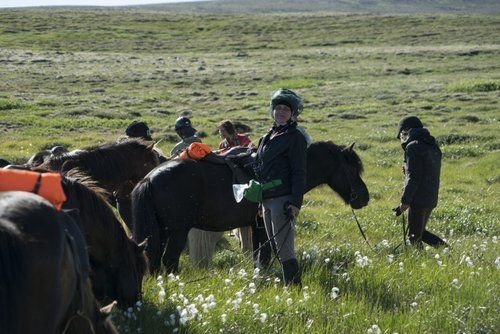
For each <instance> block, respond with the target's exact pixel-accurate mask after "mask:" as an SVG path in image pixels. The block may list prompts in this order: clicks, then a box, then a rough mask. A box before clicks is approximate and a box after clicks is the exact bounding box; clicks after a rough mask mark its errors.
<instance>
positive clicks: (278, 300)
mask: <svg viewBox="0 0 500 334" xmlns="http://www.w3.org/2000/svg"><path fill="white" fill-rule="evenodd" d="M499 259H500V258H497V260H499ZM499 263H500V260H499ZM274 300H275V301H276V303H279V302H280V300H281V298H280V296H276V297H274Z"/></svg>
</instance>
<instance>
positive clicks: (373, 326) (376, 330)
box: [367, 325, 382, 334]
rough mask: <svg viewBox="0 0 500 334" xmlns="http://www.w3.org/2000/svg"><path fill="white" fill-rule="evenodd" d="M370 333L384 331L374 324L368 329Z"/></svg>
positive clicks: (380, 333) (375, 333) (377, 333)
mask: <svg viewBox="0 0 500 334" xmlns="http://www.w3.org/2000/svg"><path fill="white" fill-rule="evenodd" d="M367 333H368V334H382V331H381V330H380V328H379V327H378V326H377V325H372V327H371V328H369V329H368V331H367Z"/></svg>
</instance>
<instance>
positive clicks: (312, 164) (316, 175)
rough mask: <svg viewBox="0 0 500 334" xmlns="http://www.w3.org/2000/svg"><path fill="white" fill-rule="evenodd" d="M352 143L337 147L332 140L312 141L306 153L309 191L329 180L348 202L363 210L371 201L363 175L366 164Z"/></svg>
mask: <svg viewBox="0 0 500 334" xmlns="http://www.w3.org/2000/svg"><path fill="white" fill-rule="evenodd" d="M353 147H354V143H353V144H351V145H349V146H338V145H335V144H334V143H332V142H317V143H313V144H311V146H310V147H309V149H308V156H307V159H308V161H307V174H308V176H307V190H309V189H312V188H314V187H315V186H317V185H319V184H322V183H326V184H328V185H329V186H330V188H332V189H333V190H334V191H335V192H336V193H338V194H339V195H340V197H341V198H342V199H343V200H344V202H345V203H346V204H349V205H350V206H351V207H352V208H353V209H360V208H362V207H364V206H366V205H367V204H368V201H369V199H370V195H369V193H368V188H367V187H366V184H365V183H364V181H363V179H362V178H361V174H362V173H363V163H362V162H361V159H360V158H359V156H358V155H357V154H356V152H355V151H354V149H353Z"/></svg>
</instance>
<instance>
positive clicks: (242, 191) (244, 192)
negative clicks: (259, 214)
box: [233, 179, 283, 203]
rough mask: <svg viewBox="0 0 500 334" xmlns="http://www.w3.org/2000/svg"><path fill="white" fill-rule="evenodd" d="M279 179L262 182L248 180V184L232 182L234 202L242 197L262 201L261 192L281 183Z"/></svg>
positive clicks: (257, 201) (256, 201) (254, 201)
mask: <svg viewBox="0 0 500 334" xmlns="http://www.w3.org/2000/svg"><path fill="white" fill-rule="evenodd" d="M282 183H283V182H282V181H281V179H276V180H272V181H270V182H266V183H264V184H262V183H260V182H258V181H256V180H250V182H248V184H233V191H234V195H235V199H236V202H238V203H239V202H241V200H242V199H243V198H246V199H247V200H248V201H250V202H253V203H262V192H264V191H266V190H269V189H271V188H274V187H276V186H279V185H281V184H282Z"/></svg>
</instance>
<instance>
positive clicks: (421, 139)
mask: <svg viewBox="0 0 500 334" xmlns="http://www.w3.org/2000/svg"><path fill="white" fill-rule="evenodd" d="M397 138H398V139H399V140H400V141H401V146H402V147H403V150H404V166H403V170H404V174H405V184H404V189H403V195H402V196H401V202H400V204H399V207H398V209H399V212H400V213H401V212H404V211H406V210H408V237H409V239H410V242H411V244H412V245H415V246H417V247H418V248H421V247H422V242H425V243H426V244H429V245H431V246H433V247H439V246H447V245H446V243H445V242H444V241H443V240H442V239H441V238H439V237H438V236H436V235H435V234H433V233H431V232H429V231H427V229H426V226H427V222H428V221H429V217H430V215H431V212H432V210H433V209H434V208H435V207H436V206H437V202H438V193H439V177H440V173H441V156H442V154H441V150H440V149H439V146H438V144H437V142H436V139H435V138H434V137H433V136H431V135H430V133H429V130H427V129H426V128H424V126H423V124H422V122H421V121H420V119H419V118H418V117H416V116H406V117H404V118H402V119H401V120H400V121H399V124H398V133H397Z"/></svg>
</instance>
